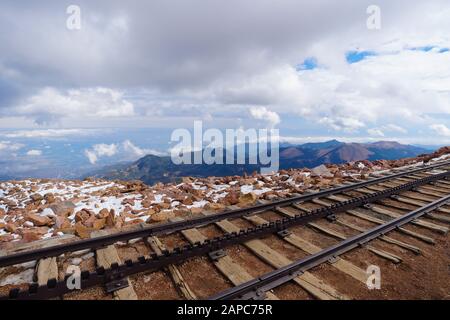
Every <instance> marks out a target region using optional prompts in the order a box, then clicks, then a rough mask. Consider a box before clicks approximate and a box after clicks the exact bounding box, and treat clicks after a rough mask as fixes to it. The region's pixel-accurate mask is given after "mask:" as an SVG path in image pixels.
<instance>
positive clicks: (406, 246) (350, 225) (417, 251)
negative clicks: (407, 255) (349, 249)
mask: <svg viewBox="0 0 450 320" xmlns="http://www.w3.org/2000/svg"><path fill="white" fill-rule="evenodd" d="M336 222H337V223H339V224H340V225H342V226H344V227H348V228H350V229H353V230H356V231H359V232H366V231H367V229H366V228H361V227H359V226H357V225H354V224H353V223H350V222H346V221H344V220H342V219H341V218H338V219H337V220H336ZM378 239H380V240H382V241H384V242H387V243H390V244H394V245H397V246H399V247H401V248H403V249H407V250H410V251H412V252H414V253H415V254H421V253H422V250H420V248H418V247H416V246H413V245H412V244H409V243H405V242H403V241H399V240H397V239H394V238H391V237H388V236H385V235H383V236H380V237H379V238H378Z"/></svg>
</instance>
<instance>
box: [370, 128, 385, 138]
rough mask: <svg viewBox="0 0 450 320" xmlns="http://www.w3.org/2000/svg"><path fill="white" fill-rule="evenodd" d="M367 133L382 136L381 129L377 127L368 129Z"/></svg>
mask: <svg viewBox="0 0 450 320" xmlns="http://www.w3.org/2000/svg"><path fill="white" fill-rule="evenodd" d="M367 133H368V134H370V135H371V136H378V137H384V133H383V131H381V130H380V129H377V128H371V129H368V130H367Z"/></svg>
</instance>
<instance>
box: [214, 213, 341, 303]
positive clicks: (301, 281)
mask: <svg viewBox="0 0 450 320" xmlns="http://www.w3.org/2000/svg"><path fill="white" fill-rule="evenodd" d="M216 225H218V226H219V227H220V228H221V229H222V230H223V231H225V232H228V233H232V232H239V230H240V229H239V228H238V227H237V226H236V225H234V224H233V223H231V222H229V221H228V220H222V221H219V222H216ZM244 245H245V246H246V247H247V248H248V249H249V250H251V251H252V252H253V253H255V254H256V255H257V256H258V257H259V258H261V259H262V260H263V261H265V262H266V263H268V264H270V265H271V266H272V267H274V268H282V267H284V266H286V265H289V264H290V263H292V261H291V260H289V259H288V258H286V257H285V256H283V255H281V254H280V253H278V252H277V251H275V250H273V249H272V248H270V247H269V246H268V245H266V244H265V243H264V242H263V241H261V240H250V241H247V242H245V243H244ZM293 281H294V282H295V283H297V284H298V285H299V286H301V287H302V288H303V289H304V290H306V291H307V292H308V293H310V294H311V295H312V296H313V297H315V298H317V299H320V300H344V299H345V300H347V299H349V298H348V297H347V296H345V295H343V294H341V293H339V292H338V291H337V290H336V289H335V288H333V287H331V286H330V285H328V284H326V283H325V282H324V281H323V280H321V279H320V278H318V277H316V276H314V275H313V274H311V273H310V272H307V271H306V272H304V273H303V274H301V275H299V276H297V277H295V278H294V279H293Z"/></svg>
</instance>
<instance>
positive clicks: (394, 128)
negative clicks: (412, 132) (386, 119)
mask: <svg viewBox="0 0 450 320" xmlns="http://www.w3.org/2000/svg"><path fill="white" fill-rule="evenodd" d="M381 129H382V130H385V131H391V132H398V133H408V130H406V129H405V128H403V127H400V126H398V125H396V124H392V123H391V124H387V125H385V126H383V127H382V128H381Z"/></svg>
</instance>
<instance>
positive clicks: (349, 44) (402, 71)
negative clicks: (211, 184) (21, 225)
mask: <svg viewBox="0 0 450 320" xmlns="http://www.w3.org/2000/svg"><path fill="white" fill-rule="evenodd" d="M70 5H76V6H78V8H79V9H80V23H81V24H80V29H75V30H73V29H71V28H68V27H67V21H68V19H69V18H71V17H72V13H73V12H70V13H67V8H68V7H69V6H70ZM371 5H376V6H377V8H379V18H380V19H379V20H377V21H379V25H378V26H379V28H369V27H368V24H367V23H368V19H369V20H370V19H372V18H373V17H374V15H373V11H371V10H369V11H368V8H369V9H370V6H371ZM449 17H450V3H449V2H448V0H434V1H433V0H431V1H395V0H394V1H392V0H391V1H385V0H380V1H373V0H370V1H365V0H358V1H356V0H355V1H348V0H341V1H325V0H318V1H300V0H278V1H275V2H274V1H269V0H227V1H223V0H222V1H216V0H208V1H200V0H178V1H174V0H162V1H159V0H154V1H138V0H131V1H127V2H126V3H125V2H123V1H118V0H108V1H102V0H97V1H92V0H91V1H81V0H71V1H45V0H42V1H31V0H24V1H9V0H3V1H1V3H0V30H1V31H0V159H1V160H0V164H1V165H2V169H0V176H1V175H2V174H3V175H8V174H13V175H15V174H17V172H22V173H23V174H29V173H30V172H36V171H35V170H38V169H39V168H44V167H45V168H54V170H56V171H54V172H53V175H59V174H63V173H64V172H65V173H66V174H67V165H68V164H70V166H74V165H75V164H76V165H77V166H85V167H86V170H88V169H90V168H91V167H92V166H99V165H103V164H109V163H113V162H117V161H128V160H135V159H137V158H139V157H141V156H142V155H144V154H147V153H154V154H163V153H165V152H167V151H168V149H169V148H170V145H169V144H168V139H169V137H170V132H171V131H172V130H173V129H176V128H191V127H192V126H193V121H194V120H202V121H203V123H204V126H205V127H212V128H220V129H226V128H238V127H244V128H278V129H280V133H281V136H282V138H283V139H284V140H285V141H287V142H292V143H302V142H308V141H323V140H326V139H332V138H337V139H339V140H343V141H356V142H365V141H376V140H396V141H399V142H403V143H410V144H420V145H445V144H450V99H449V98H450V51H449V48H450V34H449V30H450V19H449ZM370 21H373V20H370ZM372 26H373V25H372ZM33 170H34V171H33ZM74 174H75V173H74Z"/></svg>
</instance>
